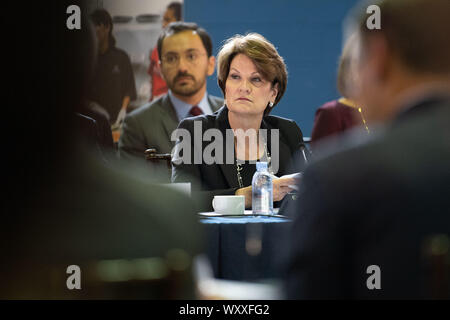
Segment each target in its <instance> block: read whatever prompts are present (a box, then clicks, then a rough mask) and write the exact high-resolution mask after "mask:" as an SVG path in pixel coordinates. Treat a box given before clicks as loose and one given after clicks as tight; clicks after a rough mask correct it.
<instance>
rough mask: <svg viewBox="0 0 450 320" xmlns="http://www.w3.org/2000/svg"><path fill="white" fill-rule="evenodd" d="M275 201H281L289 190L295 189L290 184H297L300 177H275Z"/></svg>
mask: <svg viewBox="0 0 450 320" xmlns="http://www.w3.org/2000/svg"><path fill="white" fill-rule="evenodd" d="M272 183H273V201H281V200H283V198H284V197H285V196H286V194H288V193H289V192H291V191H293V190H295V189H293V188H291V187H290V186H295V185H297V183H298V178H294V177H290V178H283V177H281V178H278V179H273V182H272Z"/></svg>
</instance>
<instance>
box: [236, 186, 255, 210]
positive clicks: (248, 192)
mask: <svg viewBox="0 0 450 320" xmlns="http://www.w3.org/2000/svg"><path fill="white" fill-rule="evenodd" d="M234 194H235V195H237V196H245V208H246V209H248V208H251V207H252V186H249V187H245V188H241V189H237V190H236V192H235V193H234Z"/></svg>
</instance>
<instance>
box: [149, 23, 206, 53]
mask: <svg viewBox="0 0 450 320" xmlns="http://www.w3.org/2000/svg"><path fill="white" fill-rule="evenodd" d="M187 30H192V31H195V32H196V33H197V34H198V35H199V37H200V39H202V43H203V46H204V47H205V49H206V53H207V54H208V57H211V55H212V41H211V37H210V36H209V34H208V32H206V30H205V29H203V28H200V27H199V26H198V25H197V24H196V23H193V22H183V21H177V22H172V23H171V24H169V25H168V26H167V27H166V28H165V29H164V30H163V32H162V33H161V34H160V35H159V38H158V55H159V57H160V58H161V52H162V43H163V41H164V39H165V38H166V37H168V36H171V35H174V34H177V33H179V32H182V31H187Z"/></svg>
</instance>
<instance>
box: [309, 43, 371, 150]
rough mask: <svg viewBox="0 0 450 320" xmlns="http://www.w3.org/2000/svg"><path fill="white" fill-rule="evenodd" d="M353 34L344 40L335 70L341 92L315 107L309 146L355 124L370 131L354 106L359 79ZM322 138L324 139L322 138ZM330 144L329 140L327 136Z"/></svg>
mask: <svg viewBox="0 0 450 320" xmlns="http://www.w3.org/2000/svg"><path fill="white" fill-rule="evenodd" d="M357 46H358V41H357V37H356V35H351V36H350V37H349V38H348V40H347V41H346V42H345V45H344V49H343V50H342V54H341V57H340V58H339V67H338V74H337V88H338V91H339V93H340V94H341V95H342V97H341V98H339V99H338V100H334V101H330V102H327V103H325V104H324V105H323V106H321V107H320V108H319V109H317V111H316V115H315V118H314V126H313V129H312V134H311V146H312V148H314V147H315V146H316V144H317V143H318V141H321V140H322V139H324V138H331V137H333V138H335V137H337V136H339V135H340V134H341V133H342V132H344V131H346V130H348V129H350V128H355V127H362V130H365V132H366V133H369V127H368V126H367V123H366V119H365V117H364V114H363V110H362V108H361V107H359V106H357V105H356V103H355V101H354V99H352V96H354V94H355V93H354V90H355V89H354V88H355V84H356V83H358V80H357V75H356V74H355V62H356V61H355V58H356V56H355V55H356V53H357V50H358V47H357ZM322 141H323V140H322ZM327 141H328V143H329V145H328V147H330V146H331V142H330V140H329V139H327Z"/></svg>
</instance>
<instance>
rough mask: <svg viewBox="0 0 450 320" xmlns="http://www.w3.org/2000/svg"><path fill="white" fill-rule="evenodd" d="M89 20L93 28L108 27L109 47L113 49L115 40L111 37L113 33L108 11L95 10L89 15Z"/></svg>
mask: <svg viewBox="0 0 450 320" xmlns="http://www.w3.org/2000/svg"><path fill="white" fill-rule="evenodd" d="M91 20H92V22H93V23H94V25H95V26H99V25H104V26H105V27H108V26H109V27H110V29H109V45H110V46H111V47H114V46H115V45H116V39H115V38H114V36H113V35H112V31H113V21H112V17H111V15H110V14H109V12H108V11H106V10H105V9H97V10H95V11H94V12H92V13H91Z"/></svg>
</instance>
